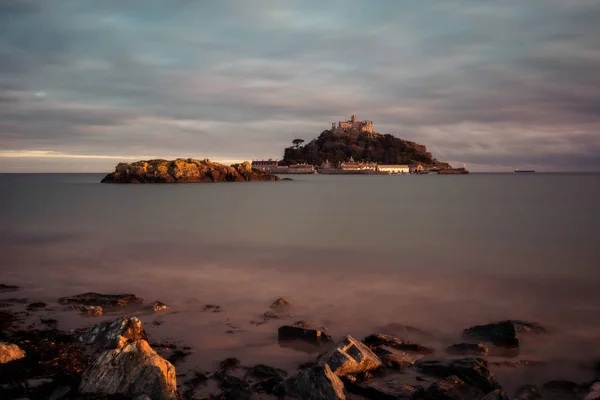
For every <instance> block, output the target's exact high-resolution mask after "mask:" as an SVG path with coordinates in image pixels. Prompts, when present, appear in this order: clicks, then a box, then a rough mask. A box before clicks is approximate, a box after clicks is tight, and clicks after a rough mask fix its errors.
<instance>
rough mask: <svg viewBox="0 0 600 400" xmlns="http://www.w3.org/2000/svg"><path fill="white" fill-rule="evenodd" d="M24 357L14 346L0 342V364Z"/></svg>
mask: <svg viewBox="0 0 600 400" xmlns="http://www.w3.org/2000/svg"><path fill="white" fill-rule="evenodd" d="M24 357H25V352H24V351H23V350H21V348H20V347H19V346H17V345H16V344H11V343H5V342H0V364H6V363H8V362H11V361H15V360H20V359H21V358H24Z"/></svg>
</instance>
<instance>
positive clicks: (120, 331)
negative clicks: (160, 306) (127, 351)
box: [79, 317, 148, 349]
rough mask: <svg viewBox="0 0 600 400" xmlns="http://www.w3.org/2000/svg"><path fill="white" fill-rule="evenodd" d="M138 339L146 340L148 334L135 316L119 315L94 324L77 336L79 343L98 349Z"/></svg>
mask: <svg viewBox="0 0 600 400" xmlns="http://www.w3.org/2000/svg"><path fill="white" fill-rule="evenodd" d="M138 340H148V336H147V335H146V332H145V331H144V328H143V326H142V321H140V320H139V319H138V318H137V317H121V318H118V319H116V320H115V321H112V322H111V321H109V322H104V323H101V324H98V325H94V326H92V327H90V328H88V329H87V330H86V331H85V332H84V333H83V334H82V335H81V336H80V337H79V342H80V343H82V344H85V345H91V346H94V347H95V348H98V349H119V348H121V347H123V346H125V345H126V344H127V343H131V342H134V341H138Z"/></svg>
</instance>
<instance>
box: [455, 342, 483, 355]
mask: <svg viewBox="0 0 600 400" xmlns="http://www.w3.org/2000/svg"><path fill="white" fill-rule="evenodd" d="M447 351H448V353H449V354H455V355H475V356H485V355H487V354H488V352H489V350H488V347H487V346H486V345H484V344H481V343H458V344H453V345H452V346H449V347H448V349H447Z"/></svg>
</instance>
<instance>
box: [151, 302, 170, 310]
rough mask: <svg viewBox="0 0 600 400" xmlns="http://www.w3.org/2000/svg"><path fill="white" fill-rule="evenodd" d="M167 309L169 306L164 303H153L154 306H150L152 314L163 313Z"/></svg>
mask: <svg viewBox="0 0 600 400" xmlns="http://www.w3.org/2000/svg"><path fill="white" fill-rule="evenodd" d="M167 308H169V306H168V305H166V304H165V303H161V302H160V301H155V302H154V304H152V311H154V312H158V311H163V310H166V309H167Z"/></svg>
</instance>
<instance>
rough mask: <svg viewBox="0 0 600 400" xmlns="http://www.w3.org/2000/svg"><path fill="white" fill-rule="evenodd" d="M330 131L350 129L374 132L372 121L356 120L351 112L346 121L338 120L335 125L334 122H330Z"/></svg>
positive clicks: (338, 131)
mask: <svg viewBox="0 0 600 400" xmlns="http://www.w3.org/2000/svg"><path fill="white" fill-rule="evenodd" d="M331 131H332V132H334V133H342V132H350V131H358V132H367V133H374V131H373V121H366V120H365V121H358V120H357V118H356V114H352V117H351V118H350V119H349V120H348V121H338V123H337V126H336V125H335V122H332V123H331Z"/></svg>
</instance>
